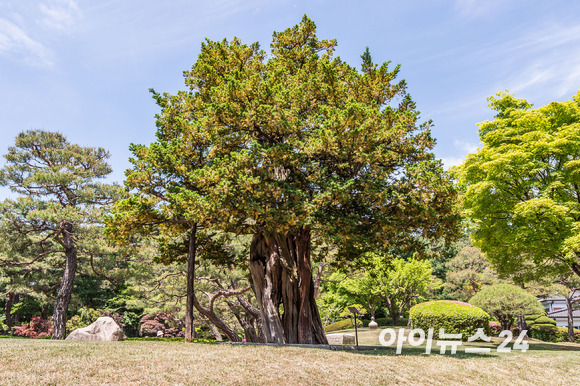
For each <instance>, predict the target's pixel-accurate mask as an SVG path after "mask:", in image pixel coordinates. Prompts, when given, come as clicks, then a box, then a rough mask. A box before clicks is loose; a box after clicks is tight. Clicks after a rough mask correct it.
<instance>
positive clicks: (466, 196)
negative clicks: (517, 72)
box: [456, 92, 580, 281]
mask: <svg viewBox="0 0 580 386" xmlns="http://www.w3.org/2000/svg"><path fill="white" fill-rule="evenodd" d="M489 100H490V101H491V104H490V107H491V108H492V109H494V110H495V111H496V112H497V115H496V116H495V118H494V119H493V120H492V121H486V122H483V123H480V124H479V126H480V130H479V133H480V139H481V142H482V144H483V146H482V147H481V148H480V149H479V150H478V151H477V152H475V153H473V154H470V155H469V156H467V158H466V160H465V162H464V163H463V164H462V165H461V166H460V167H459V168H458V169H457V170H456V172H457V178H458V182H459V184H460V186H461V187H462V189H463V190H464V193H463V207H464V215H465V217H466V218H467V219H469V221H470V225H471V226H472V228H473V235H472V237H473V241H474V244H475V245H476V246H477V247H479V248H481V250H482V251H483V252H484V253H485V254H486V255H487V258H488V259H489V260H490V261H491V263H492V265H493V267H494V268H495V269H496V270H497V271H498V272H500V273H504V274H510V275H515V276H519V278H518V280H519V281H525V280H530V279H534V276H537V275H544V274H554V273H558V274H562V272H563V271H567V270H569V269H572V270H573V271H574V272H575V273H576V274H577V275H579V276H580V92H579V93H578V94H577V95H576V96H575V97H574V99H573V100H570V101H564V102H552V103H550V104H548V105H546V106H542V107H539V108H536V109H533V108H532V105H531V104H530V103H528V102H527V101H525V100H523V99H516V98H514V97H513V96H511V95H508V94H506V93H499V94H498V96H497V97H496V98H494V97H491V98H489ZM526 266H532V267H533V270H529V269H526ZM562 270H563V271H562Z"/></svg>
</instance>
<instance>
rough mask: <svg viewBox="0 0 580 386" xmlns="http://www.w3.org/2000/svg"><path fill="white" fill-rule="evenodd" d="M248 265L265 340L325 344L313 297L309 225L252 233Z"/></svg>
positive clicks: (323, 332)
mask: <svg viewBox="0 0 580 386" xmlns="http://www.w3.org/2000/svg"><path fill="white" fill-rule="evenodd" d="M249 267H250V274H251V279H252V286H253V289H254V293H255V294H256V299H257V301H258V304H259V306H260V311H261V313H262V331H263V335H264V337H265V338H266V341H267V342H272V343H302V344H327V340H326V334H325V331H324V328H323V326H322V321H321V319H320V314H319V313H318V308H317V306H316V302H315V299H314V295H315V291H314V281H313V278H312V264H311V260H310V229H308V228H301V229H299V230H298V231H297V232H292V233H288V234H286V235H280V234H278V235H273V236H266V235H264V234H263V233H258V234H256V235H254V238H253V240H252V244H251V247H250V263H249ZM280 306H281V307H282V308H283V311H282V314H280Z"/></svg>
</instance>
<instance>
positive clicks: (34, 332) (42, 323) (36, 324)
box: [12, 316, 53, 339]
mask: <svg viewBox="0 0 580 386" xmlns="http://www.w3.org/2000/svg"><path fill="white" fill-rule="evenodd" d="M12 328H13V329H14V335H16V336H24V337H26V338H33V339H36V338H44V337H46V336H50V335H52V331H53V327H52V321H48V320H46V319H42V318H41V317H40V316H35V317H34V318H32V319H31V320H30V324H23V325H22V326H16V327H12Z"/></svg>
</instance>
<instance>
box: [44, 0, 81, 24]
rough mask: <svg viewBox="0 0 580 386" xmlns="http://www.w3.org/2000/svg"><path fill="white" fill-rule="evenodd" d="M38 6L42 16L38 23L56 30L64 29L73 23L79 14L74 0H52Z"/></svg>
mask: <svg viewBox="0 0 580 386" xmlns="http://www.w3.org/2000/svg"><path fill="white" fill-rule="evenodd" d="M38 7H39V9H40V11H41V13H42V15H43V16H44V17H43V19H42V20H41V21H40V23H41V24H42V25H44V26H45V27H48V28H52V29H57V30H64V29H65V28H67V27H70V26H72V25H74V24H75V23H76V21H77V19H78V18H79V17H80V15H81V11H80V9H79V7H78V5H77V4H76V2H75V1H74V0H52V1H50V2H48V3H42V4H40V5H39V6H38Z"/></svg>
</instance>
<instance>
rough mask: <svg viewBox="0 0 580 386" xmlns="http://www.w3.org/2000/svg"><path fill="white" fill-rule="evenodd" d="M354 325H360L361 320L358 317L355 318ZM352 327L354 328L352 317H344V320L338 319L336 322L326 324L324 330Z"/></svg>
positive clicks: (348, 328)
mask: <svg viewBox="0 0 580 386" xmlns="http://www.w3.org/2000/svg"><path fill="white" fill-rule="evenodd" d="M356 325H357V326H358V327H362V326H363V322H362V321H361V320H360V319H357V320H356ZM353 328H354V319H344V320H339V321H338V322H336V323H332V324H329V325H328V326H326V332H332V331H340V330H350V329H353Z"/></svg>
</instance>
